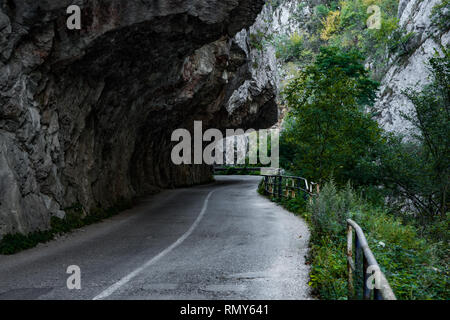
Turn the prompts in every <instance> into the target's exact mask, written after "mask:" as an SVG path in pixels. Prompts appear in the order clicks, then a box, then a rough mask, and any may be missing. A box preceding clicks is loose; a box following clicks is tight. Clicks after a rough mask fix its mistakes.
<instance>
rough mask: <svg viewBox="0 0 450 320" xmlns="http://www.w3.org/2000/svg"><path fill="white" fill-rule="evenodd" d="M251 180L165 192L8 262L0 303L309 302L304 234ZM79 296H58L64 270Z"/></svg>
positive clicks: (1, 265) (1, 271)
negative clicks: (76, 281) (76, 275)
mask: <svg viewBox="0 0 450 320" xmlns="http://www.w3.org/2000/svg"><path fill="white" fill-rule="evenodd" d="M259 179H260V178H259V177H252V176H218V177H216V182H215V183H212V184H209V185H203V186H197V187H193V188H186V189H176V190H167V191H164V192H161V193H160V194H157V195H154V196H151V197H149V198H146V199H143V200H142V201H140V203H139V204H138V205H137V206H136V207H134V208H132V209H130V210H127V211H124V212H123V213H121V214H119V215H117V216H115V217H113V218H110V219H108V220H105V221H103V222H101V223H97V224H94V225H90V226H87V227H85V228H82V229H79V230H77V231H74V232H72V233H70V234H68V235H65V236H63V237H60V238H59V239H56V240H54V241H51V242H49V243H46V244H41V245H39V246H38V247H36V248H33V249H30V250H26V251H23V252H20V253H18V254H15V255H12V256H2V255H0V299H94V298H95V299H309V298H310V293H309V287H308V285H307V282H308V266H307V265H305V255H306V254H307V242H308V238H309V232H308V229H307V227H306V224H305V223H304V222H303V221H302V220H301V219H300V218H298V217H296V216H294V215H293V214H291V213H289V212H287V211H285V210H284V209H282V208H281V207H280V206H277V205H276V204H274V203H272V202H270V201H269V200H267V199H265V198H264V197H262V196H260V195H258V194H257V192H256V187H257V184H258V182H259ZM70 265H77V266H79V267H80V270H81V289H79V290H78V289H72V290H69V289H68V288H67V284H66V282H67V279H68V277H69V276H70V274H67V273H66V271H67V267H68V266H70Z"/></svg>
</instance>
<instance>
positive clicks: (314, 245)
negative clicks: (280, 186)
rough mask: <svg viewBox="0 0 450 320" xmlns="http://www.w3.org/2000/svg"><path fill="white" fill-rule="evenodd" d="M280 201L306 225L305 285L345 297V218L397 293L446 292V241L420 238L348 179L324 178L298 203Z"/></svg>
mask: <svg viewBox="0 0 450 320" xmlns="http://www.w3.org/2000/svg"><path fill="white" fill-rule="evenodd" d="M295 202H297V200H296V199H295V200H286V201H283V205H284V206H285V207H286V208H288V209H289V210H291V211H293V212H295V213H298V214H301V215H302V216H303V217H304V218H305V219H306V221H307V222H308V223H309V225H310V230H311V239H310V254H309V257H308V261H309V263H310V266H311V272H310V282H309V284H310V286H312V287H313V289H314V292H315V293H316V294H318V295H319V297H320V298H321V299H347V261H346V255H345V251H346V222H345V220H346V219H347V218H351V219H353V220H355V221H356V222H357V223H358V224H359V225H360V226H361V228H362V229H363V230H364V233H365V235H366V238H367V240H368V243H369V246H370V248H371V250H372V252H373V253H374V255H375V258H376V259H377V262H378V263H379V265H380V267H381V269H382V271H383V272H384V274H385V275H386V278H387V279H388V282H389V284H390V285H391V287H392V289H393V291H394V293H395V295H396V297H397V299H448V298H449V297H450V286H449V279H450V278H449V276H450V274H449V271H448V270H449V269H448V264H449V261H448V257H449V247H448V242H441V241H433V240H432V239H423V238H421V237H419V236H418V230H417V228H416V227H415V226H413V225H410V224H405V223H403V222H402V221H401V220H400V219H397V218H394V217H392V216H391V215H390V214H389V213H388V212H386V211H385V210H384V209H382V208H380V207H376V206H373V205H371V204H369V203H367V202H366V201H365V200H364V199H362V198H361V197H359V196H358V195H357V193H356V192H355V191H354V190H353V189H352V188H351V187H350V185H347V186H346V187H344V188H342V189H338V187H337V186H336V185H335V184H334V182H330V183H326V184H325V185H324V186H323V188H322V190H321V192H320V194H319V196H318V197H315V198H314V199H313V201H312V202H311V203H309V202H304V203H303V207H302V208H300V207H295V206H293V205H292V203H295Z"/></svg>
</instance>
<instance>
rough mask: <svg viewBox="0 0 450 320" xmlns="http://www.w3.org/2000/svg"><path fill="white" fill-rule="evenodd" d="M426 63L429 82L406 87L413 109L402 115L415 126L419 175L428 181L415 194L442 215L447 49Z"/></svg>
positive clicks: (448, 157)
mask: <svg viewBox="0 0 450 320" xmlns="http://www.w3.org/2000/svg"><path fill="white" fill-rule="evenodd" d="M429 67H430V70H431V74H432V76H431V77H432V79H431V80H432V82H431V83H430V84H429V85H427V86H425V87H424V88H423V89H422V90H421V91H416V90H413V89H409V90H406V92H405V94H406V96H407V97H408V98H409V99H410V100H411V102H412V103H413V105H414V109H413V112H411V113H409V114H403V116H404V118H405V119H407V120H408V121H409V122H410V123H411V124H412V125H413V127H414V128H415V129H416V131H415V132H414V133H413V136H414V137H415V138H416V139H417V141H418V142H419V148H420V150H421V154H422V158H421V159H422V161H423V162H424V163H425V165H424V167H425V170H424V171H423V172H422V175H423V176H425V177H426V178H427V180H428V182H429V183H427V184H425V185H423V188H422V190H421V191H419V192H418V194H419V195H420V196H421V198H422V199H423V200H422V201H423V202H425V203H426V205H427V207H428V210H427V211H428V213H429V214H430V215H435V214H440V215H441V216H442V217H445V214H446V213H447V211H448V208H449V199H448V191H449V185H450V50H449V49H443V55H442V56H439V55H437V54H436V55H435V56H434V57H433V58H431V59H430V60H429Z"/></svg>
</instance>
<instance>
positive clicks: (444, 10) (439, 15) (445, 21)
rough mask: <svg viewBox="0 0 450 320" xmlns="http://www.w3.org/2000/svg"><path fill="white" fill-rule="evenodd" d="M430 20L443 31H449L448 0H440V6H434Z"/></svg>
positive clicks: (449, 9)
mask: <svg viewBox="0 0 450 320" xmlns="http://www.w3.org/2000/svg"><path fill="white" fill-rule="evenodd" d="M431 20H432V21H433V23H434V24H436V25H437V26H439V28H440V29H441V30H443V31H448V30H449V29H450V0H442V2H441V3H440V4H437V5H436V6H434V8H433V10H432V12H431Z"/></svg>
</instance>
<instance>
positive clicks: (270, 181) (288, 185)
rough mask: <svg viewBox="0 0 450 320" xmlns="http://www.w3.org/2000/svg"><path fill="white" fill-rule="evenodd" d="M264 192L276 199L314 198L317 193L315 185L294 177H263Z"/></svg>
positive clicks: (317, 188) (317, 189)
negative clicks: (300, 196) (301, 196)
mask: <svg viewBox="0 0 450 320" xmlns="http://www.w3.org/2000/svg"><path fill="white" fill-rule="evenodd" d="M264 191H265V193H266V194H268V195H272V196H273V197H276V198H278V199H281V198H283V197H285V198H295V197H298V196H299V195H300V194H302V195H303V196H305V197H307V196H314V195H316V193H314V191H316V192H317V194H318V193H319V185H318V184H317V183H313V182H308V180H306V179H305V178H302V177H296V176H281V175H264Z"/></svg>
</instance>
